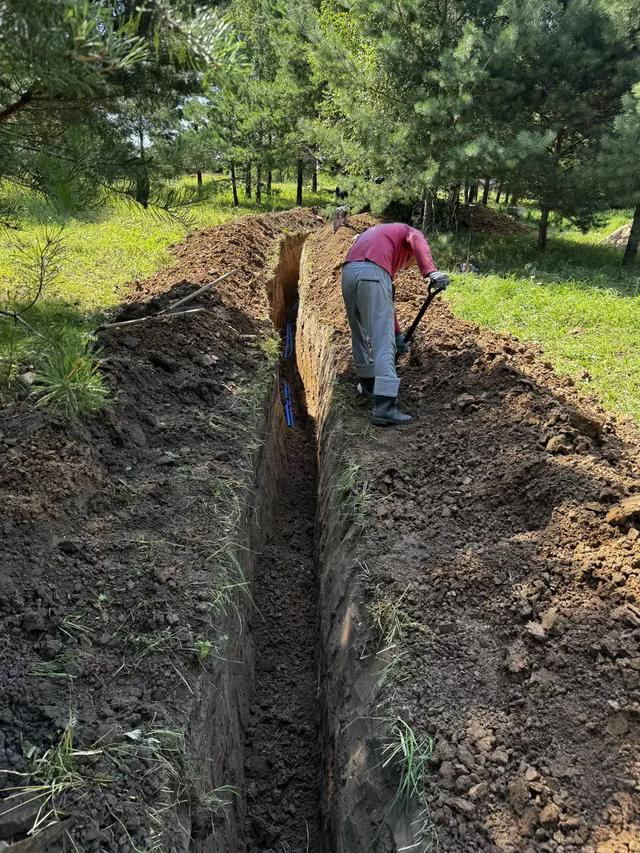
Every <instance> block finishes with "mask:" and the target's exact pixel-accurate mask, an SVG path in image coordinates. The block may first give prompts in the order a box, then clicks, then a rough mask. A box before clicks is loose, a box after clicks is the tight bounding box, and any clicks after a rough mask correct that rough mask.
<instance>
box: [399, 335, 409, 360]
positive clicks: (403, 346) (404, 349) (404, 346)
mask: <svg viewBox="0 0 640 853" xmlns="http://www.w3.org/2000/svg"><path fill="white" fill-rule="evenodd" d="M396 352H397V353H398V355H405V354H406V353H408V352H409V344H408V343H407V342H406V341H405V339H404V335H403V334H402V332H398V333H397V335H396Z"/></svg>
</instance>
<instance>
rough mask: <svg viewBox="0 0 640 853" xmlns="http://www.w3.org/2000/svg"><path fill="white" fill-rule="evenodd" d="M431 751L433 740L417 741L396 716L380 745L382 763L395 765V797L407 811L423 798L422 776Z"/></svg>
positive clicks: (428, 738)
mask: <svg viewBox="0 0 640 853" xmlns="http://www.w3.org/2000/svg"><path fill="white" fill-rule="evenodd" d="M432 754H433V740H432V739H431V738H430V737H425V738H423V739H422V740H419V739H418V737H417V736H416V733H415V732H414V730H413V729H412V728H411V726H410V725H409V724H408V723H405V721H404V720H402V719H400V718H399V717H398V719H396V721H395V722H394V724H393V726H392V729H391V735H390V738H389V742H388V743H387V745H386V746H385V747H384V755H386V756H387V757H386V759H385V761H384V764H383V765H382V766H383V767H387V766H389V765H390V764H391V765H393V766H395V767H397V768H398V770H399V772H400V781H399V782H398V790H397V792H396V800H397V801H398V802H399V803H400V804H401V805H402V806H403V807H404V808H405V809H407V810H408V809H409V808H410V806H411V805H412V803H414V802H420V801H422V799H423V797H424V778H425V774H426V771H427V762H428V761H429V758H430V757H431V755H432Z"/></svg>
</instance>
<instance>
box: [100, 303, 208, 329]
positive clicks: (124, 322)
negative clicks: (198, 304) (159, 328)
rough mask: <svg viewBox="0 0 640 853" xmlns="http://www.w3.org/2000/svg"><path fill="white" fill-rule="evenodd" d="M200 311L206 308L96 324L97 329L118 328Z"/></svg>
mask: <svg viewBox="0 0 640 853" xmlns="http://www.w3.org/2000/svg"><path fill="white" fill-rule="evenodd" d="M201 311H206V308H190V309H189V310H188V311H175V312H173V313H171V314H150V315H149V316H148V317H138V319H137V320H122V321H121V322H120V323H105V324H104V325H103V326H98V331H99V332H101V331H102V330H103V329H120V328H122V327H123V326H135V325H136V324H137V323H146V322H147V321H148V320H157V319H159V318H162V319H163V320H166V319H167V317H184V316H186V315H187V314H199V313H200V312H201Z"/></svg>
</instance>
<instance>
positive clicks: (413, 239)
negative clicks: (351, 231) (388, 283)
mask: <svg viewBox="0 0 640 853" xmlns="http://www.w3.org/2000/svg"><path fill="white" fill-rule="evenodd" d="M414 257H415V259H416V261H417V262H418V268H419V269H420V272H421V273H422V275H429V273H430V272H435V271H436V270H437V267H436V265H435V264H434V263H433V258H432V257H431V249H430V248H429V244H428V243H427V241H426V239H425V236H424V234H423V233H422V232H421V231H418V229H417V228H411V226H409V225H403V224H402V223H401V222H393V223H391V224H389V225H374V226H373V228H368V229H367V230H366V231H365V232H364V233H363V234H361V235H360V236H359V237H358V239H357V240H356V242H355V243H354V244H353V246H352V247H351V249H350V250H349V254H348V255H347V263H349V262H350V261H371V262H372V263H374V264H377V265H378V266H379V267H382V269H384V270H386V271H387V272H388V273H389V275H390V276H391V278H394V277H395V275H396V273H397V272H399V270H401V269H404V268H405V267H407V266H409V265H410V264H411V261H412V260H413V258H414Z"/></svg>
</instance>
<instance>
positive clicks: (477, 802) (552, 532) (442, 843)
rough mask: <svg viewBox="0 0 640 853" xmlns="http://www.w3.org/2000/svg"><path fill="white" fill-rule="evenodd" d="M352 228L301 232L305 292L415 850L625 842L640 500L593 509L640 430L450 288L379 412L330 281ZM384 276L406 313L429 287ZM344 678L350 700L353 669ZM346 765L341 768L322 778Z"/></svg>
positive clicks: (638, 667)
mask: <svg viewBox="0 0 640 853" xmlns="http://www.w3.org/2000/svg"><path fill="white" fill-rule="evenodd" d="M358 222H360V224H362V225H366V224H367V222H366V220H364V219H362V218H358V217H356V218H354V224H358ZM351 239H352V238H351V237H350V236H349V235H347V234H346V233H345V232H343V230H340V231H339V232H338V233H337V234H335V235H333V234H331V232H330V230H329V229H324V230H323V231H321V232H319V233H318V234H317V235H314V237H312V238H311V239H310V241H309V243H308V244H307V253H308V266H309V269H310V270H311V271H312V275H311V277H310V280H309V281H308V283H307V285H306V289H305V292H304V293H303V294H302V300H303V302H304V300H308V310H309V313H310V314H315V316H317V318H318V322H319V323H320V324H321V325H320V329H319V331H317V332H316V335H320V334H321V333H322V325H324V326H325V327H328V329H329V330H332V329H333V330H335V331H334V333H333V335H332V336H331V342H332V346H333V347H334V348H335V351H336V357H337V359H338V363H339V365H340V367H341V370H342V373H343V382H344V384H343V396H344V397H345V398H346V399H347V400H349V399H350V400H351V401H352V402H351V403H347V406H346V411H347V412H348V414H345V404H344V403H343V404H341V405H342V408H341V415H340V417H341V419H342V420H343V421H344V422H345V423H346V429H347V430H348V434H349V454H350V459H352V460H353V464H354V465H358V466H360V469H359V470H360V482H361V484H362V486H361V491H360V494H361V495H365V496H368V501H367V507H368V509H367V512H368V517H367V520H366V523H364V524H363V526H364V529H365V535H364V536H363V537H362V538H361V539H360V540H358V542H357V544H356V545H354V546H353V547H352V551H351V552H350V553H349V556H348V560H347V561H345V563H344V567H343V570H344V571H347V570H348V569H349V567H351V566H359V567H361V571H359V573H358V574H359V577H360V584H361V588H362V589H363V591H364V599H365V606H364V608H362V609H361V610H360V612H361V613H363V614H364V616H363V619H364V620H365V621H368V624H369V625H370V629H369V645H368V650H367V649H365V650H364V651H360V650H359V651H358V655H359V660H360V661H361V663H360V667H361V668H362V667H365V666H367V663H366V661H368V660H370V657H369V655H370V656H375V655H376V650H380V649H385V650H386V651H384V652H380V651H378V653H377V655H378V659H379V661H380V663H379V671H381V672H382V673H383V676H384V677H383V676H380V677H379V680H378V681H377V683H376V685H375V687H373V688H372V693H371V695H370V696H368V697H365V698H364V699H363V700H362V702H363V703H364V704H363V705H362V706H359V708H358V719H362V718H363V717H367V718H369V717H373V716H375V715H377V717H378V718H380V716H381V714H382V711H381V709H385V710H384V713H385V715H386V717H387V721H388V728H387V732H386V737H387V738H388V742H389V743H391V744H393V725H394V723H395V722H396V721H397V719H398V718H399V719H400V720H401V721H402V723H401V725H404V724H405V723H407V724H409V725H410V726H411V727H412V729H413V731H414V732H415V733H416V736H417V741H418V743H422V748H421V749H422V756H423V758H424V760H425V762H426V765H425V773H424V793H425V798H424V806H425V809H424V810H423V811H422V813H421V818H420V827H421V833H422V845H423V846H422V847H418V848H416V849H424V850H426V849H441V850H446V851H447V853H469V851H479V850H490V851H496V853H497V851H500V852H501V853H507V851H511V852H512V853H515V851H518V853H519V852H520V851H522V853H524V852H525V851H526V853H533V851H536V852H537V851H576V853H577V851H591V853H595V851H598V853H613V851H631V850H636V849H638V839H639V838H640V815H639V814H638V807H637V804H638V793H640V776H638V766H637V754H638V748H639V747H640V725H639V723H640V608H639V606H638V601H639V600H640V599H639V596H640V580H639V577H640V574H639V571H640V529H639V528H638V526H637V515H629V513H628V512H626V513H624V512H622V511H620V512H617V513H612V514H610V516H609V518H610V519H612V518H614V517H615V518H620V519H622V522H621V524H619V525H616V524H613V523H609V522H608V521H607V518H606V516H607V513H608V511H609V510H610V509H611V508H612V506H614V505H616V504H617V503H618V502H619V501H620V500H621V499H622V498H624V497H625V496H631V495H636V496H637V495H638V494H640V469H639V462H640V459H639V454H638V448H639V447H640V441H639V439H640V435H639V434H638V430H637V429H636V428H635V427H633V426H632V425H630V424H628V423H626V422H623V421H621V420H619V419H616V418H615V417H614V416H611V415H608V414H607V413H606V412H605V411H603V410H602V408H601V407H599V406H598V404H597V403H596V402H595V401H593V400H585V399H582V398H580V397H579V395H578V394H577V393H576V392H575V390H574V389H573V387H572V385H573V383H572V382H571V380H570V379H569V378H567V377H558V376H557V375H556V374H555V373H554V372H553V370H552V367H551V365H550V364H548V363H546V362H545V361H544V356H543V354H542V353H541V352H540V351H539V350H537V349H536V348H535V347H532V346H527V345H524V344H522V343H520V342H519V341H517V340H515V339H514V338H512V337H509V336H504V335H499V334H494V333H492V332H490V331H486V330H481V329H479V328H478V327H475V326H471V325H469V324H467V323H465V322H463V321H461V320H459V319H457V318H456V317H454V316H452V314H451V313H450V311H449V310H448V308H447V306H446V304H445V303H444V302H436V303H435V304H434V305H433V306H432V309H430V311H429V313H428V314H427V315H426V317H425V321H424V323H423V325H422V326H421V329H420V331H419V332H418V333H417V337H416V339H415V344H414V346H413V347H412V353H411V355H410V357H409V358H407V359H405V360H404V361H403V362H402V363H401V366H400V374H401V377H402V387H401V392H400V395H401V402H402V403H403V404H404V405H405V406H406V408H407V409H408V410H409V411H410V412H411V413H412V414H413V415H414V418H415V420H414V422H413V423H412V424H410V425H409V426H408V427H406V428H403V429H401V430H400V429H391V430H387V431H385V430H372V429H371V428H370V427H369V413H368V409H367V407H366V406H364V407H362V406H361V405H360V404H359V402H358V399H357V398H356V395H355V393H354V390H353V387H354V384H355V383H354V380H353V378H352V375H351V368H350V365H349V339H348V335H347V329H346V322H345V319H344V309H343V306H342V301H341V296H340V289H339V267H340V264H341V262H342V260H343V258H344V255H345V253H346V249H347V247H348V245H349V243H350V240H351ZM396 286H397V302H398V307H399V313H400V317H401V322H403V323H404V324H406V323H407V322H408V321H409V320H410V319H411V318H412V317H413V316H414V314H415V311H416V310H417V307H418V306H419V305H420V303H421V301H422V298H423V290H424V284H423V282H422V281H421V280H420V278H419V276H417V275H416V274H415V273H410V272H405V273H403V274H401V275H400V276H399V277H398V279H397V282H396ZM301 304H302V303H301ZM345 419H346V420H345ZM629 505H630V502H626V503H625V504H623V507H622V508H624V507H628V506H629ZM633 505H634V506H636V502H634V503H633ZM341 606H342V608H343V609H344V610H346V611H347V612H350V609H352V608H353V607H358V606H359V602H358V601H353V602H350V601H349V600H345V601H343V602H342V605H341ZM373 614H377V616H376V617H375V618H374V616H373ZM354 621H355V617H354ZM358 648H359V649H360V646H359V647H358ZM364 678H365V676H364V675H362V676H361V678H359V679H358V685H359V683H360V681H361V680H362V681H363V682H364ZM344 689H345V695H346V698H345V708H348V707H349V705H348V699H349V694H351V693H353V692H354V691H355V689H356V688H354V687H353V686H352V685H350V684H347V685H345V688H344ZM360 695H362V696H365V694H360ZM366 703H368V704H366ZM354 722H355V720H354ZM341 732H344V733H345V734H344V735H343V736H344V737H346V738H348V737H349V734H348V727H347V726H346V725H344V727H343V728H342V729H341ZM383 746H384V744H383ZM357 748H358V747H357V744H356V743H355V742H353V743H352V742H348V743H347V744H346V746H345V753H346V754H349V753H350V751H354V750H356V751H357ZM388 754H389V753H388V752H387V753H386V755H388ZM380 760H381V759H378V762H379V761H380ZM396 773H397V774H398V775H399V774H400V766H398V768H397V769H396ZM349 778H350V777H349V776H348V774H346V773H345V774H344V775H341V776H340V777H338V778H335V779H334V780H333V790H334V791H335V792H337V794H334V796H337V797H340V796H342V794H341V793H340V792H341V791H342V790H346V788H344V787H343V786H346V785H347V784H348V781H349ZM354 796H355V798H356V799H357V792H356V794H355V795H354ZM354 802H355V800H354ZM353 807H354V808H358V806H357V803H356V805H355V806H353ZM337 832H341V829H340V827H338V830H337ZM429 845H431V846H429ZM438 845H439V846H438ZM338 849H340V850H346V849H351V848H349V846H348V844H346V842H343V846H342V847H338ZM354 849H355V848H354Z"/></svg>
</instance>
